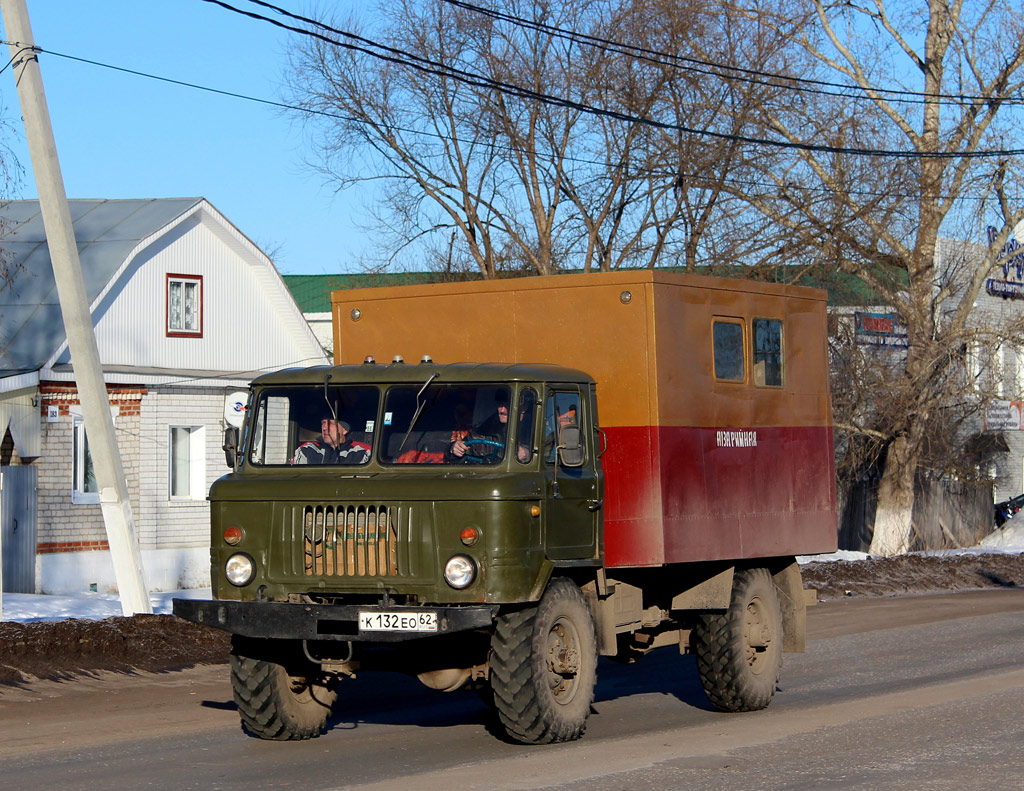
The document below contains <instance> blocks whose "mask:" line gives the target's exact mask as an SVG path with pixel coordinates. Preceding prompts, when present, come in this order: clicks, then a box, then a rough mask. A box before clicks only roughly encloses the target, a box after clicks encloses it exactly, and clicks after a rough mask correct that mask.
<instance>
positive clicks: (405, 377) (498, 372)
mask: <svg viewBox="0 0 1024 791" xmlns="http://www.w3.org/2000/svg"><path fill="white" fill-rule="evenodd" d="M433 374H436V377H435V378H434V381H435V382H437V383H439V384H443V383H445V382H574V383H580V384H590V383H593V381H594V379H593V377H591V376H590V375H589V374H587V373H584V372H583V371H579V370H576V369H575V368H565V367H563V366H560V365H547V364H544V363H532V364H531V363H526V364H522V363H520V364H516V365H510V364H506V363H449V364H446V365H439V364H436V363H412V364H410V363H394V362H392V363H387V364H380V363H363V364H361V365H333V366H332V365H317V366H312V367H309V368H286V369H284V370H282V371H275V372H273V373H269V374H264V375H263V376H260V377H258V378H256V379H254V380H253V386H264V387H265V386H274V385H322V384H323V383H324V377H325V376H327V377H329V381H330V383H331V384H333V385H338V384H346V383H353V384H354V383H361V384H366V383H375V382H379V383H385V384H386V383H391V382H424V381H426V380H427V379H428V378H429V377H430V376H431V375H433Z"/></svg>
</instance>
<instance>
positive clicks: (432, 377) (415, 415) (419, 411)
mask: <svg viewBox="0 0 1024 791" xmlns="http://www.w3.org/2000/svg"><path fill="white" fill-rule="evenodd" d="M438 376H439V374H438V373H437V371H434V373H432V374H431V375H430V376H428V377H427V381H425V382H424V383H423V387H421V388H420V391H419V392H418V393H417V394H416V411H415V412H414V413H413V416H412V420H410V421H409V429H408V430H407V431H406V432H405V436H404V437H402V444H401V445H399V446H398V451H397V452H396V453H395V455H396V456H397V455H398V454H399V453H401V452H402V450H403V449H404V448H405V443H406V442H408V441H409V435H410V434H412V430H413V429H414V428H416V421H418V420H419V419H420V415H421V414H422V413H423V407H425V406H426V402H425V401H421V400H420V398H421V397H422V396H423V391H424V390H426V389H427V387H429V386H430V383H431V382H433V381H434V380H435V379H437V377H438Z"/></svg>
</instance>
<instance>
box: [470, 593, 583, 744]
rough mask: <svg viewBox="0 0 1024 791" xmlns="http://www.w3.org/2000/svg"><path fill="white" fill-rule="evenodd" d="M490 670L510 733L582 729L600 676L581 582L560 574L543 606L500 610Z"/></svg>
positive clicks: (522, 736) (529, 738) (543, 737)
mask: <svg viewBox="0 0 1024 791" xmlns="http://www.w3.org/2000/svg"><path fill="white" fill-rule="evenodd" d="M490 677H491V689H492V692H493V695H494V708H495V710H496V711H497V713H498V718H499V720H500V721H501V724H502V726H503V727H504V729H505V732H506V733H507V734H508V736H509V738H511V739H513V740H514V741H517V742H521V743H523V744H550V743H552V742H567V741H572V740H573V739H578V738H580V737H581V736H582V735H583V731H584V730H585V729H586V725H587V717H588V716H589V715H590V705H591V703H593V701H594V685H595V683H596V682H597V638H596V636H595V633H594V619H593V616H592V615H591V613H590V609H589V608H588V607H587V602H586V600H585V599H584V598H583V593H582V591H580V589H579V587H577V586H576V584H575V583H573V582H572V581H571V580H568V579H565V578H561V577H559V578H556V579H554V580H552V582H551V584H550V585H549V586H548V589H547V591H545V593H544V596H543V597H542V598H541V600H540V603H539V604H538V605H537V606H536V607H528V608H526V609H522V610H516V611H513V612H509V613H505V614H502V615H499V616H498V619H497V624H496V627H495V631H494V635H493V637H492V638H491V670H490Z"/></svg>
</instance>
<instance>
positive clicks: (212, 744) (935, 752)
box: [0, 590, 1024, 791]
mask: <svg viewBox="0 0 1024 791" xmlns="http://www.w3.org/2000/svg"><path fill="white" fill-rule="evenodd" d="M1022 648H1024V591H1022V590H1005V591H985V592H978V593H959V594H951V595H945V596H932V597H906V598H899V599H881V600H864V599H861V600H849V601H841V602H833V603H829V604H825V605H819V606H818V607H816V608H814V609H813V610H812V611H811V617H810V643H809V646H808V651H807V653H806V654H802V655H787V656H786V664H785V667H784V669H783V677H782V684H781V687H780V691H779V692H778V694H777V695H776V698H775V700H774V702H773V703H772V705H771V707H770V708H769V709H768V710H767V711H764V712H757V713H753V714H741V715H735V714H733V715H728V714H721V713H717V712H714V711H712V710H710V708H709V706H708V704H707V701H706V699H705V698H704V696H703V693H702V692H701V690H700V686H699V683H698V681H697V678H696V670H695V668H694V665H693V660H692V659H691V658H690V657H680V656H679V655H678V653H676V652H674V651H673V650H672V649H662V650H660V651H657V652H655V653H654V654H652V655H651V656H649V657H647V658H645V659H643V660H642V661H641V662H639V663H637V664H635V665H630V666H621V665H616V664H613V663H611V662H604V661H602V664H601V667H600V669H599V678H598V689H597V700H596V702H595V704H594V713H593V714H592V715H591V718H590V723H589V727H588V731H587V735H586V736H585V738H584V739H583V740H581V741H579V742H575V743H572V744H565V745H553V746H549V747H523V746H518V745H510V744H506V743H504V742H502V741H501V740H499V739H498V738H496V737H495V735H494V733H493V732H492V731H491V729H490V725H489V722H490V720H489V715H488V712H487V710H486V709H485V708H484V707H483V705H482V704H481V703H480V702H479V701H478V700H477V698H476V695H475V694H474V693H473V692H457V693H450V694H447V695H445V694H442V693H437V692H432V691H430V690H428V689H426V688H424V687H422V686H420V685H419V683H418V682H416V681H414V680H411V679H406V678H404V677H401V676H397V675H384V674H378V675H373V674H365V675H363V676H361V677H360V678H358V679H356V680H355V681H352V682H347V683H346V684H345V685H343V687H342V699H341V701H340V703H339V705H338V707H337V708H336V714H335V716H334V718H333V719H332V721H331V727H330V730H328V732H327V733H325V734H324V735H323V736H321V737H320V738H319V739H315V740H312V741H309V742H300V743H284V744H279V743H272V742H262V741H259V740H257V739H253V738H250V737H248V736H246V735H245V734H244V733H243V732H242V731H241V730H240V728H239V725H238V717H237V714H236V712H235V711H234V704H233V703H232V702H231V694H230V688H229V684H228V680H227V668H226V666H223V665H221V666H206V667H200V668H194V669H191V670H187V671H183V672H176V673H166V674H155V675H129V674H104V675H102V676H99V677H96V678H91V679H78V680H73V681H65V682H60V683H55V682H46V683H35V684H32V685H30V686H29V687H26V688H22V689H11V688H0V777H2V778H3V786H4V787H5V788H9V789H12V790H13V789H18V790H19V791H32V790H33V789H52V788H60V789H61V791H73V790H74V789H101V788H102V789H157V790H162V789H168V791H169V790H170V789H175V790H176V791H177V790H179V789H193V788H195V789H199V788H201V789H205V790H206V791H217V790H219V789H246V790H247V791H251V790H252V789H273V788H301V789H304V791H305V790H311V789H340V788H349V787H354V788H360V789H389V790H390V789H403V791H413V790H415V791H434V790H435V789H436V790H437V791H442V789H443V791H452V790H453V789H454V790H455V791H463V790H466V791H468V790H469V789H474V790H475V791H483V790H485V789H539V788H544V789H548V788H558V789H573V790H574V791H577V790H578V791H583V790H584V789H586V791H621V790H624V789H628V790H629V791H634V790H635V791H644V789H652V790H653V789H658V790H659V791H662V790H663V789H708V788H729V789H786V791H793V790H798V789H815V790H817V789H914V790H915V791H917V790H918V789H956V790H957V791H961V789H985V790H986V791H988V789H1001V790H1002V789H1024V722H1022V712H1024V663H1022V661H1021V658H1022V655H1024V652H1022Z"/></svg>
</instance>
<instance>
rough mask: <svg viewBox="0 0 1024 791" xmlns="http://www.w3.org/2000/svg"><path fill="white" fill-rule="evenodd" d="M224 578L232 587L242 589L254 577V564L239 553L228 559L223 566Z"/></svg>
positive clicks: (246, 556)
mask: <svg viewBox="0 0 1024 791" xmlns="http://www.w3.org/2000/svg"><path fill="white" fill-rule="evenodd" d="M224 576H225V577H227V578H228V582H230V583H231V584H232V585H237V586H238V587H242V586H243V585H248V584H249V583H250V582H252V578H253V577H255V576H256V563H255V561H253V559H252V558H251V557H249V556H248V555H245V554H242V553H241V552H240V553H238V554H237V555H232V556H231V557H229V558H228V562H227V563H225V564H224Z"/></svg>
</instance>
